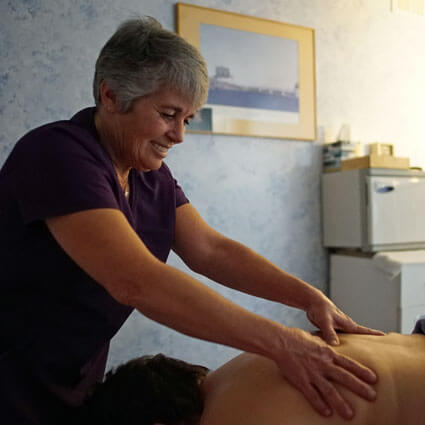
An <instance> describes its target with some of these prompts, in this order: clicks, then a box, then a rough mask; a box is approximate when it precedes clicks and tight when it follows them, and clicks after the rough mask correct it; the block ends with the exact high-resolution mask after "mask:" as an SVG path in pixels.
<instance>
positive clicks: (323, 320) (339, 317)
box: [306, 297, 385, 345]
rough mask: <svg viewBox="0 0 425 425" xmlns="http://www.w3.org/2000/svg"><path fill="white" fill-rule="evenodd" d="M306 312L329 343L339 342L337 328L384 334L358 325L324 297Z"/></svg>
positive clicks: (355, 331) (339, 329) (347, 330)
mask: <svg viewBox="0 0 425 425" xmlns="http://www.w3.org/2000/svg"><path fill="white" fill-rule="evenodd" d="M306 313H307V317H308V319H309V320H310V322H311V323H313V325H315V326H317V327H318V328H319V329H320V330H321V332H322V338H323V339H324V340H325V341H326V342H327V343H328V344H330V345H338V344H339V338H338V335H337V332H336V331H337V330H338V331H341V332H346V333H357V334H369V335H385V333H384V332H382V331H378V330H376V329H371V328H367V327H366V326H361V325H358V324H357V323H356V322H355V321H354V320H352V319H351V317H349V316H347V315H346V314H345V313H344V312H342V311H341V310H340V309H339V308H338V307H337V306H336V305H335V304H334V303H333V302H332V301H331V300H330V299H329V298H326V297H323V298H322V299H321V300H320V301H318V302H316V303H313V304H312V305H311V307H310V308H309V309H307V310H306Z"/></svg>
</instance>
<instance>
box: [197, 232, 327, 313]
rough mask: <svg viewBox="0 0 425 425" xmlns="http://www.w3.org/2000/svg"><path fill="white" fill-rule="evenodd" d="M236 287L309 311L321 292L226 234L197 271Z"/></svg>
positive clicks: (319, 297) (321, 296)
mask: <svg viewBox="0 0 425 425" xmlns="http://www.w3.org/2000/svg"><path fill="white" fill-rule="evenodd" d="M196 271H197V272H198V273H201V274H203V275H204V276H206V277H208V278H210V279H212V280H214V281H216V282H219V283H221V284H223V285H226V286H228V287H231V288H233V289H236V290H239V291H242V292H246V293H248V294H251V295H255V296H257V297H261V298H265V299H268V300H272V301H277V302H280V303H284V304H287V305H289V306H291V307H296V308H300V309H302V310H307V309H308V308H309V307H310V305H311V304H313V303H317V302H320V300H321V299H323V298H324V295H323V294H322V292H320V291H319V290H318V289H316V288H314V287H313V286H311V285H309V284H308V283H306V282H304V281H303V280H301V279H299V278H297V277H296V276H293V275H290V274H289V273H286V272H284V271H283V270H281V269H279V268H278V267H277V266H275V265H274V264H273V263H271V262H270V261H268V260H267V259H265V258H264V257H262V256H261V255H259V254H257V253H256V252H254V251H252V250H251V249H249V248H247V247H246V246H244V245H242V244H241V243H239V242H236V241H234V240H231V239H229V238H226V237H223V238H221V239H220V240H219V241H217V243H216V246H215V248H214V249H213V250H212V251H211V255H210V256H209V257H208V258H207V259H205V261H204V262H203V264H202V265H201V266H200V267H198V269H197V270H196Z"/></svg>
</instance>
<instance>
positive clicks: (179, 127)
mask: <svg viewBox="0 0 425 425" xmlns="http://www.w3.org/2000/svg"><path fill="white" fill-rule="evenodd" d="M184 133H185V126H184V122H180V121H175V122H174V124H173V127H172V128H170V130H169V131H168V137H169V138H170V139H171V140H172V142H173V143H181V142H183V139H184Z"/></svg>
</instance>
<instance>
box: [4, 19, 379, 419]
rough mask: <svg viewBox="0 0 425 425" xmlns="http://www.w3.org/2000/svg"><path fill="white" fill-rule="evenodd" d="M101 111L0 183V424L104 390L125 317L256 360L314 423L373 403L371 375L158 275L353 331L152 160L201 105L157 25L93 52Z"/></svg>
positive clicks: (51, 127)
mask: <svg viewBox="0 0 425 425" xmlns="http://www.w3.org/2000/svg"><path fill="white" fill-rule="evenodd" d="M93 90H94V98H95V103H96V106H95V107H93V108H87V109H84V110H82V111H80V112H78V113H77V114H76V115H74V116H73V117H72V118H71V119H70V120H69V121H59V122H54V123H50V124H47V125H44V126H42V127H39V128H36V129H35V130H32V131H30V132H29V133H28V134H26V135H25V136H24V137H23V138H22V139H21V140H19V141H18V142H17V144H16V145H15V147H14V149H13V151H12V152H11V154H10V156H9V158H8V159H7V161H6V162H5V164H4V166H3V168H2V170H1V172H0V227H1V238H0V247H1V248H0V250H1V252H0V253H1V255H0V259H1V260H0V261H1V278H0V279H1V280H0V289H1V296H0V315H1V318H0V330H1V333H0V418H1V421H2V423H4V424H5V425H35V424H40V425H57V424H65V423H66V421H67V420H68V419H71V418H72V413H73V410H74V409H73V407H74V406H77V405H79V404H80V403H81V402H82V400H83V399H84V397H85V396H86V394H87V392H88V391H89V390H90V389H91V388H92V387H93V385H94V384H95V383H96V382H97V381H99V380H101V379H102V377H103V374H104V370H105V362H106V358H107V354H108V348H109V342H110V340H111V338H112V337H113V336H114V335H115V334H116V332H117V331H118V330H119V329H120V328H121V326H122V325H123V323H124V322H125V320H126V319H127V317H128V316H129V314H130V313H131V312H132V310H133V309H137V310H139V311H140V313H142V314H143V315H145V316H147V317H149V318H151V319H153V320H155V321H157V322H159V323H162V324H164V325H166V326H169V327H171V328H173V329H175V330H177V331H179V332H182V333H184V334H187V335H190V336H193V337H197V338H201V339H204V340H207V341H213V342H216V343H220V344H225V345H228V346H232V347H235V348H238V349H240V350H244V351H249V352H253V353H257V354H260V355H264V356H266V357H268V358H270V359H272V360H274V361H275V362H276V363H277V365H278V366H279V368H280V370H281V371H282V375H283V376H284V377H285V378H286V379H287V380H288V381H289V382H290V383H291V384H292V385H294V386H295V387H296V388H298V389H299V390H300V391H301V392H302V393H303V394H304V396H305V397H306V398H307V399H308V401H309V402H310V404H311V405H312V406H313V407H314V408H315V409H316V410H317V411H319V412H320V413H321V414H323V415H327V414H330V413H331V411H336V412H337V413H338V414H340V415H341V416H343V417H347V418H349V417H351V416H352V415H353V412H352V410H351V408H350V407H349V405H348V403H347V402H346V401H345V400H344V398H343V397H342V395H341V392H340V391H339V389H338V388H339V386H338V385H336V384H340V385H342V386H345V387H346V388H348V389H349V390H351V391H353V392H355V393H357V394H358V395H360V396H362V397H364V398H366V399H369V400H372V399H374V396H375V393H374V390H373V388H372V384H374V383H375V380H376V378H375V375H374V373H373V372H372V371H370V370H369V369H367V368H365V367H363V366H362V365H360V364H358V363H357V362H355V361H353V360H351V359H349V358H347V357H344V356H342V355H340V354H337V353H336V352H335V351H334V350H333V349H332V347H331V346H330V345H328V344H326V343H325V342H324V341H322V340H321V339H319V338H318V337H314V336H311V335H309V334H308V333H306V332H304V331H302V330H300V329H296V328H287V327H285V326H283V325H281V324H279V323H276V322H273V321H271V320H269V319H266V318H263V317H261V316H258V315H255V314H252V313H250V312H248V311H246V310H244V309H243V308H241V307H238V306H237V305H235V304H233V303H232V302H230V301H228V300H227V299H225V298H223V297H221V296H220V295H218V294H217V293H216V292H214V291H212V290H211V289H209V288H208V287H206V286H204V285H202V284H201V283H199V282H198V281H197V280H196V279H194V278H192V277H191V276H189V275H187V274H185V273H183V272H181V271H179V270H177V269H176V268H174V267H171V266H168V265H167V264H166V260H167V256H168V254H169V252H170V250H171V249H173V251H175V252H176V253H177V255H178V256H180V258H181V259H182V260H183V261H184V262H185V263H186V264H187V265H188V266H189V267H190V268H191V269H192V270H194V271H195V272H197V273H200V274H202V275H204V276H207V277H208V278H210V279H212V280H214V281H216V282H218V283H221V284H223V285H226V286H229V287H231V288H234V289H237V290H240V291H244V292H246V293H249V294H252V295H254V296H257V297H262V298H266V299H268V300H273V301H277V302H280V303H283V304H286V305H289V306H292V307H296V308H299V309H302V310H304V311H305V312H306V313H307V316H308V318H309V319H310V320H311V322H312V323H314V324H315V325H316V326H317V327H318V328H320V329H321V330H322V331H323V335H324V338H325V340H326V341H327V342H328V343H329V344H336V343H337V341H338V339H337V335H336V332H335V330H342V331H345V332H354V333H369V334H380V333H379V332H377V331H373V330H371V329H367V328H364V327H362V326H359V325H357V324H356V323H354V322H353V321H352V320H351V319H350V318H349V317H347V316H346V315H345V314H344V313H342V312H341V311H340V310H338V308H337V307H336V306H335V305H334V304H333V303H332V302H331V301H330V300H329V299H328V298H326V297H325V296H324V295H323V294H322V293H321V292H320V291H319V290H317V289H315V288H314V287H312V286H310V285H309V284H307V283H305V282H303V281H301V280H300V279H298V278H296V277H294V276H291V275H289V274H287V273H285V272H284V271H282V270H280V269H278V268H277V267H276V266H274V265H273V264H271V263H270V262H268V261H267V260H266V259H264V258H262V257H261V256H260V255H258V254H256V253H254V252H253V251H251V250H250V249H249V248H247V247H245V246H243V245H241V244H240V243H238V242H236V241H233V240H230V239H228V238H226V237H225V236H223V235H221V234H219V233H218V232H216V231H215V230H214V229H212V228H211V227H209V226H208V224H206V223H205V221H204V220H203V219H202V217H201V216H200V215H199V214H198V212H197V211H196V209H195V207H194V206H193V205H192V204H191V203H189V201H188V199H187V198H186V196H185V194H184V192H183V190H182V189H181V188H180V186H179V185H178V184H177V182H176V180H174V178H173V176H172V173H171V171H170V170H169V169H168V167H167V166H166V165H165V163H164V162H163V160H164V158H165V157H166V156H167V152H168V150H169V149H171V148H176V149H178V145H179V144H180V143H182V142H183V136H184V130H185V125H187V123H188V122H189V121H190V120H191V118H192V117H193V115H194V114H195V111H196V110H197V109H198V108H200V107H201V105H202V104H203V103H204V102H205V100H206V97H207V92H208V74H207V68H206V65H205V62H204V61H203V59H202V57H201V56H200V54H199V52H198V51H197V50H196V49H195V48H194V47H192V46H191V45H189V44H188V43H187V42H185V41H184V40H183V39H182V38H181V37H179V36H178V35H176V34H174V33H172V32H170V31H166V30H164V29H162V28H161V26H160V25H159V24H158V22H156V21H155V20H154V19H152V18H143V19H137V20H130V21H127V22H125V23H123V24H122V25H121V26H120V27H119V28H118V30H117V31H116V33H115V34H114V35H113V36H112V38H111V39H110V40H109V41H108V42H107V43H106V45H105V46H104V47H103V49H102V51H101V52H100V55H99V58H98V60H97V62H96V71H95V76H94V84H93Z"/></svg>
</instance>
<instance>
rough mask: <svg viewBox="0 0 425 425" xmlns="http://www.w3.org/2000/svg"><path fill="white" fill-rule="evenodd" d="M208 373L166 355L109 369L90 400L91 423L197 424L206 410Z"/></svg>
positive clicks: (87, 418)
mask: <svg viewBox="0 0 425 425" xmlns="http://www.w3.org/2000/svg"><path fill="white" fill-rule="evenodd" d="M207 373H208V369H207V368H205V367H203V366H197V365H191V364H189V363H186V362H184V361H182V360H176V359H172V358H170V357H166V356H164V355H163V354H158V355H156V356H144V357H140V358H138V359H135V360H131V361H130V362H128V363H126V364H124V365H122V366H120V367H118V368H117V369H116V371H112V372H109V373H108V374H107V375H106V378H105V380H104V382H103V383H101V384H99V385H98V386H97V387H96V388H95V389H94V391H93V393H92V394H91V395H90V396H89V397H88V399H87V400H86V402H85V404H84V406H83V408H82V418H81V422H82V423H84V424H87V425H153V424H164V425H186V424H188V425H189V424H190V425H192V424H196V423H198V421H199V418H200V416H201V413H202V409H203V397H202V392H201V383H202V381H203V379H204V378H205V376H206V374H207Z"/></svg>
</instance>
